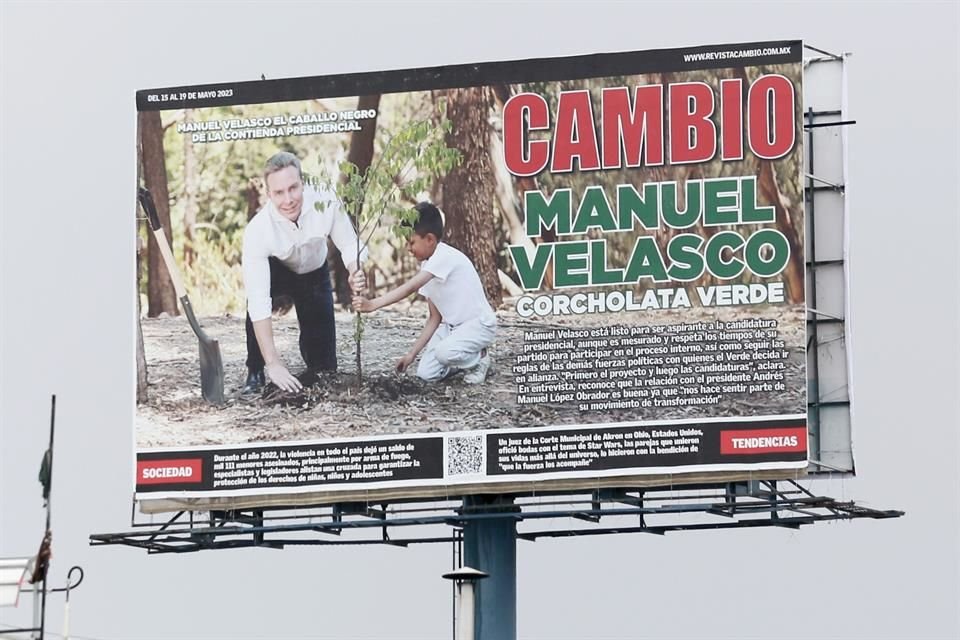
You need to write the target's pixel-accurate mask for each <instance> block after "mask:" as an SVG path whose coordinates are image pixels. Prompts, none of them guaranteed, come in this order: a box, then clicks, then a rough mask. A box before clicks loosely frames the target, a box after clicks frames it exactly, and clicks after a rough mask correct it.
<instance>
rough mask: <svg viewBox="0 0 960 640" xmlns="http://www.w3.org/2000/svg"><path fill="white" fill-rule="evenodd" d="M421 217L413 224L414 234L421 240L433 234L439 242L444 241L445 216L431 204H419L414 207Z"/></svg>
mask: <svg viewBox="0 0 960 640" xmlns="http://www.w3.org/2000/svg"><path fill="white" fill-rule="evenodd" d="M414 209H415V210H416V211H417V213H418V214H420V215H419V216H417V220H416V221H415V222H414V223H413V232H414V233H415V234H417V235H418V236H420V237H421V238H425V237H427V234H428V233H432V234H433V235H434V237H435V238H436V239H437V241H438V242H439V241H440V240H442V239H443V214H441V213H440V209H437V207H436V206H434V205H433V204H432V203H430V202H418V203H417V206H415V207H414Z"/></svg>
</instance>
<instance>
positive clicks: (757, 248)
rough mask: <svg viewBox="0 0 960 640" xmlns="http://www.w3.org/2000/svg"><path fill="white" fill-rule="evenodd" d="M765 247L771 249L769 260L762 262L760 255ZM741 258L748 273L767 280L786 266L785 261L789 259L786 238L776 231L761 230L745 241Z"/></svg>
mask: <svg viewBox="0 0 960 640" xmlns="http://www.w3.org/2000/svg"><path fill="white" fill-rule="evenodd" d="M765 246H769V247H770V248H771V249H772V251H771V256H770V259H769V260H764V259H763V256H762V255H761V250H762V249H763V247H765ZM743 257H744V259H745V260H746V261H747V268H748V269H750V271H753V272H754V273H755V274H757V275H758V276H760V277H761V278H769V277H770V276H775V275H777V274H778V273H780V272H781V271H783V269H784V267H786V266H787V260H789V259H790V243H789V242H787V238H786V236H784V235H783V234H782V233H780V232H779V231H778V230H776V229H761V230H760V231H757V232H756V233H754V234H753V235H752V236H750V238H749V239H748V240H747V246H746V248H745V249H744V250H743Z"/></svg>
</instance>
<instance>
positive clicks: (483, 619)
mask: <svg viewBox="0 0 960 640" xmlns="http://www.w3.org/2000/svg"><path fill="white" fill-rule="evenodd" d="M463 506H464V512H465V513H467V514H471V515H480V514H483V515H488V516H489V517H484V518H478V519H475V520H467V521H466V522H465V523H464V527H463V555H464V563H465V564H466V565H468V566H470V567H474V568H476V569H479V570H480V571H483V572H484V573H487V574H489V575H490V577H489V578H487V579H486V580H484V581H483V582H481V583H479V584H477V586H476V596H475V599H476V626H475V634H474V637H475V639H476V640H516V637H517V528H516V518H515V514H516V512H517V507H516V505H514V503H513V498H511V497H506V496H467V497H465V498H464V500H463ZM495 514H502V516H503V517H495Z"/></svg>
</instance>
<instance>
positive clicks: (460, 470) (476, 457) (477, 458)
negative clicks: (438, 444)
mask: <svg viewBox="0 0 960 640" xmlns="http://www.w3.org/2000/svg"><path fill="white" fill-rule="evenodd" d="M482 472H483V436H482V435H476V436H452V437H450V438H448V439H447V476H463V475H467V474H471V473H482Z"/></svg>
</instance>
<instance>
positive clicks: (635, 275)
mask: <svg viewBox="0 0 960 640" xmlns="http://www.w3.org/2000/svg"><path fill="white" fill-rule="evenodd" d="M641 278H651V279H652V280H653V281H654V282H664V281H666V280H667V270H666V268H665V267H664V266H663V256H661V255H660V247H658V246H657V243H656V241H655V240H654V239H653V238H651V237H650V236H641V237H639V238H637V242H636V244H634V245H633V252H632V253H631V254H630V264H628V265H627V274H626V275H625V276H624V277H623V281H624V282H639V281H640V279H641Z"/></svg>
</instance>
